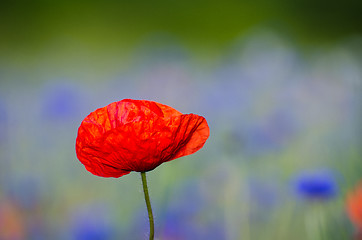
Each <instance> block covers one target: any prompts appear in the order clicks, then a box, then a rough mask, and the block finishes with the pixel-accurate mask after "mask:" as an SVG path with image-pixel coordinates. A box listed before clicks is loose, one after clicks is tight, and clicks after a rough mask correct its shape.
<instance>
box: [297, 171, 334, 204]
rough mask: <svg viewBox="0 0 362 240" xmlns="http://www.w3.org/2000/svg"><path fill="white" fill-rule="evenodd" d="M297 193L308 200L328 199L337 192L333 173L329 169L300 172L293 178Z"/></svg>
mask: <svg viewBox="0 0 362 240" xmlns="http://www.w3.org/2000/svg"><path fill="white" fill-rule="evenodd" d="M293 183H294V188H295V191H296V193H297V195H299V196H301V197H302V198H304V199H309V200H328V199H331V198H333V197H335V196H336V195H337V193H338V187H337V182H336V179H335V176H334V174H332V173H331V172H329V171H321V172H318V171H317V172H302V173H300V174H299V175H297V176H296V178H295V179H294V182H293Z"/></svg>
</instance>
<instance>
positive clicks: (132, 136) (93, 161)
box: [76, 99, 209, 177]
mask: <svg viewBox="0 0 362 240" xmlns="http://www.w3.org/2000/svg"><path fill="white" fill-rule="evenodd" d="M208 137H209V127H208V125H207V122H206V120H205V118H203V117H201V116H198V115H195V114H182V113H180V112H179V111H177V110H175V109H173V108H171V107H169V106H167V105H163V104H160V103H156V102H152V101H146V100H132V99H125V100H122V101H119V102H115V103H111V104H109V105H108V106H106V107H104V108H100V109H97V110H96V111H94V112H92V113H91V114H89V115H88V116H87V117H86V118H85V119H84V120H83V122H82V124H81V126H80V127H79V129H78V137H77V140H76V152H77V157H78V159H79V160H80V161H81V162H82V163H83V164H84V165H85V167H86V169H87V170H88V171H90V172H91V173H93V174H95V175H98V176H102V177H120V176H123V175H125V174H128V173H130V172H131V171H137V172H145V171H150V170H153V169H154V168H156V167H157V166H159V165H160V164H162V163H163V162H167V161H170V160H173V159H176V158H179V157H182V156H186V155H189V154H192V153H194V152H196V151H198V150H199V149H200V148H202V146H203V145H204V144H205V142H206V140H207V138H208Z"/></svg>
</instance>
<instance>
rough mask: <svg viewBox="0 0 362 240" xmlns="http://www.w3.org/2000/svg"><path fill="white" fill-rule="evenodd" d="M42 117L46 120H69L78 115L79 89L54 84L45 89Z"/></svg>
mask: <svg viewBox="0 0 362 240" xmlns="http://www.w3.org/2000/svg"><path fill="white" fill-rule="evenodd" d="M44 91H45V93H44V98H43V106H42V115H43V116H44V117H45V118H46V119H48V120H61V121H64V120H70V119H74V117H76V116H78V115H80V114H81V113H80V110H81V104H82V102H81V99H82V98H81V93H80V89H79V87H77V86H76V85H74V84H69V83H62V82H60V83H55V84H51V85H48V86H46V87H45V89H44Z"/></svg>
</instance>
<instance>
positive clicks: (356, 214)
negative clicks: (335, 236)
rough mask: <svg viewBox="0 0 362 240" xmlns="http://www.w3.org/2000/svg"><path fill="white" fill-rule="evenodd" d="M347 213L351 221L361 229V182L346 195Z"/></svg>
mask: <svg viewBox="0 0 362 240" xmlns="http://www.w3.org/2000/svg"><path fill="white" fill-rule="evenodd" d="M347 213H348V216H349V219H350V220H351V222H352V223H353V224H354V225H355V226H356V227H357V228H358V229H361V230H362V182H361V183H359V185H358V186H357V187H356V188H355V190H354V191H351V192H350V193H349V194H348V196H347Z"/></svg>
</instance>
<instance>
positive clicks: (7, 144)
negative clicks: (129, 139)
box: [0, 0, 362, 240]
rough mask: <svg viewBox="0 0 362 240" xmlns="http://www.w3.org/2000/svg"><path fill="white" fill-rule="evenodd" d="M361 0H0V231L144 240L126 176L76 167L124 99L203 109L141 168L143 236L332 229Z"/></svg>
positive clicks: (324, 234) (342, 219)
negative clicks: (178, 148) (201, 137)
mask: <svg viewBox="0 0 362 240" xmlns="http://www.w3.org/2000/svg"><path fill="white" fill-rule="evenodd" d="M361 12H362V2H361V1H353V0H347V1H343V2H342V1H335V2H334V1H329V2H325V1H321V0H317V1H311V0H307V1H301V0H297V1H293V2H290V1H289V2H288V1H283V0H277V1H266V0H257V1H232V0H228V1H222V2H221V1H189V0H186V1H178V2H177V1H164V0H160V1H152V2H149V1H144V0H140V1H137V2H132V1H128V2H126V1H112V0H106V1H94V0H90V1H77V2H74V1H67V0H65V1H47V0H35V1H25V0H23V1H2V2H1V7H0V239H1V240H20V239H31V240H33V239H34V240H42V239H60V240H62V239H70V240H73V239H74V240H93V239H94V240H95V239H106V240H107V239H126V240H138V239H148V238H147V236H148V218H147V212H146V207H145V203H144V199H143V192H142V186H141V179H140V176H139V174H138V173H134V172H133V173H131V174H129V175H127V176H124V177H121V178H119V179H114V178H112V179H111V178H100V177H96V176H93V175H92V174H90V173H89V172H87V171H86V170H85V169H84V167H83V165H81V163H80V162H79V161H78V160H77V158H76V155H75V138H76V135H77V129H78V127H79V125H80V122H81V121H82V120H83V118H84V117H85V116H86V115H88V114H89V113H90V112H92V111H94V110H95V109H97V108H99V107H103V106H105V105H107V104H109V103H111V102H113V101H118V100H121V99H124V98H134V99H148V100H154V101H158V102H161V103H163V104H166V105H169V106H172V107H174V108H175V109H177V110H179V111H181V112H183V113H191V112H192V113H196V114H199V115H202V116H204V117H205V118H206V119H207V121H208V123H209V126H210V131H211V135H210V138H209V140H208V141H207V142H206V144H205V146H204V148H203V149H201V150H200V151H199V152H197V153H195V154H194V155H191V156H187V157H184V158H181V159H177V160H174V161H172V162H169V163H166V164H163V165H161V166H159V167H158V168H156V169H155V170H154V171H151V172H149V173H148V181H149V187H150V194H151V200H152V204H153V209H154V215H155V224H156V239H160V240H161V239H162V240H181V239H186V240H188V239H191V240H193V239H195V240H196V239H197V240H198V239H209V240H212V239H215V240H223V239H225V240H239V239H240V240H259V239H275V240H284V239H286V240H287V239H293V240H299V239H300V240H302V239H303V240H305V239H307V240H309V239H310V240H317V239H319V240H321V239H328V240H333V239H335V240H341V239H352V236H353V235H354V233H355V228H354V227H353V225H352V223H351V222H350V220H349V219H348V215H347V213H346V195H347V194H348V192H349V191H350V190H351V189H353V188H354V186H355V185H356V184H357V183H358V182H359V181H360V180H361V179H362V159H361V158H362V148H361V134H362V132H361V130H362V128H361V122H362V121H361V120H362V112H361V110H362V99H361V98H362V95H361V87H362V86H361V84H362V24H361V22H362V15H361Z"/></svg>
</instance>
